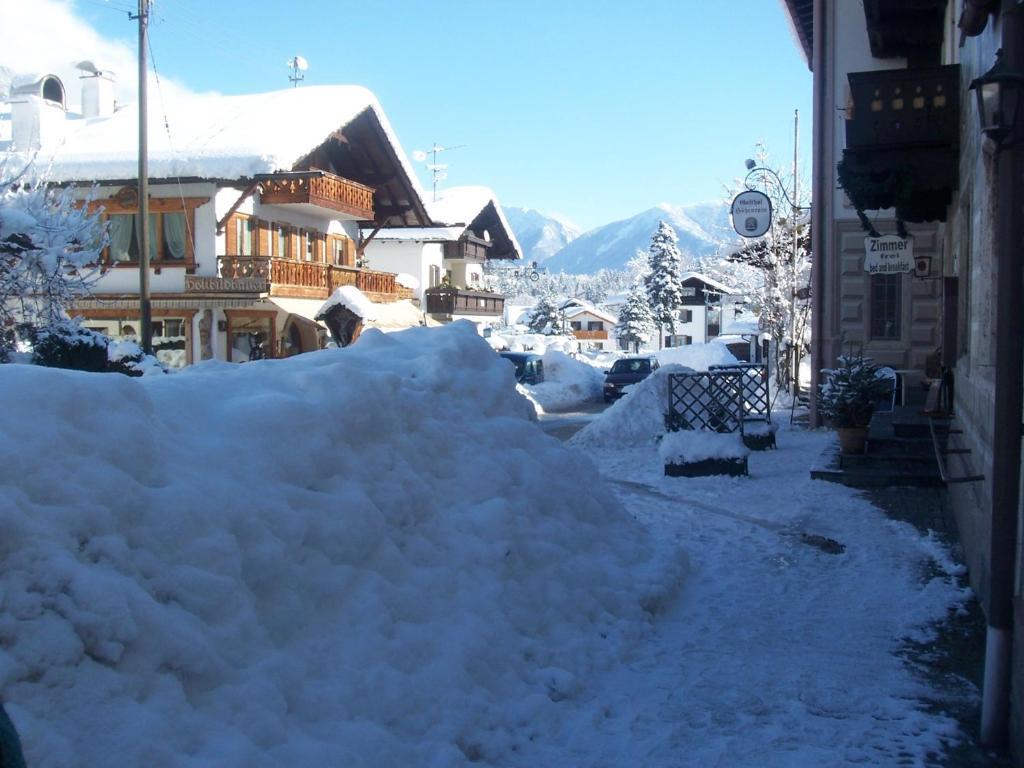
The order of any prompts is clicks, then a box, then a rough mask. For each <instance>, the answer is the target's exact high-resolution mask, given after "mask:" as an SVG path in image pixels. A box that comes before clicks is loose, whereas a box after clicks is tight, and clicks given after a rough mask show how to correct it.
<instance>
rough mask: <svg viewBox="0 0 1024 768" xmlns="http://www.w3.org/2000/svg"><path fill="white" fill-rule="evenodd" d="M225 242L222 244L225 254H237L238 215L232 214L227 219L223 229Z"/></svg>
mask: <svg viewBox="0 0 1024 768" xmlns="http://www.w3.org/2000/svg"><path fill="white" fill-rule="evenodd" d="M224 232H225V235H226V237H227V242H226V243H225V245H224V251H225V255H227V256H237V255H238V217H237V216H232V217H231V218H230V219H228V225H227V227H226V228H225V230H224Z"/></svg>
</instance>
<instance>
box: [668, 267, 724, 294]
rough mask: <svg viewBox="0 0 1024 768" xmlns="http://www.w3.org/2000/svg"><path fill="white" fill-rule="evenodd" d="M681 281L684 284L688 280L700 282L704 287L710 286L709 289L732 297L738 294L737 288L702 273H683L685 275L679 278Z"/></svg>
mask: <svg viewBox="0 0 1024 768" xmlns="http://www.w3.org/2000/svg"><path fill="white" fill-rule="evenodd" d="M679 280H680V282H684V283H685V282H686V281H687V280H699V281H700V282H702V283H704V285H706V286H708V287H709V288H711V289H713V290H715V291H718V292H719V293H727V294H730V295H732V294H735V293H736V289H735V288H731V287H730V286H728V285H726V284H725V283H720V282H718V281H717V280H715V279H714V278H711V277H708V276H707V275H702V274H700V272H683V274H681V275H680V276H679Z"/></svg>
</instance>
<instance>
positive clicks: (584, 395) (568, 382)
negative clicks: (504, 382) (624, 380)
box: [529, 349, 604, 411]
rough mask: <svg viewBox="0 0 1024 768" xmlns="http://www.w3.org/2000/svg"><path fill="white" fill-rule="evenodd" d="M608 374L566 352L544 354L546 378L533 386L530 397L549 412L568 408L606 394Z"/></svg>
mask: <svg viewBox="0 0 1024 768" xmlns="http://www.w3.org/2000/svg"><path fill="white" fill-rule="evenodd" d="M603 387H604V374H603V373H601V371H600V370H598V369H597V368H595V367H594V366H592V365H590V364H589V363H587V362H583V361H581V360H577V359H576V358H573V357H570V356H569V355H567V354H565V353H564V352H559V351H558V350H555V349H548V350H547V351H546V352H545V353H544V381H543V382H541V383H540V384H534V385H532V386H531V387H529V391H530V397H531V398H532V399H533V400H535V401H536V402H538V403H540V405H541V407H543V409H544V410H545V411H565V410H569V409H571V408H574V407H578V406H579V405H581V404H583V403H589V402H596V401H598V400H600V399H601V398H602V396H603V394H602V393H603Z"/></svg>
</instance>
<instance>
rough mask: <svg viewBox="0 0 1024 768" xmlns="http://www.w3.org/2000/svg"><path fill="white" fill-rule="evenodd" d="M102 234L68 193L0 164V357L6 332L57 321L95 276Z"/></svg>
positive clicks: (96, 218)
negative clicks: (16, 328)
mask: <svg viewBox="0 0 1024 768" xmlns="http://www.w3.org/2000/svg"><path fill="white" fill-rule="evenodd" d="M105 245H106V230H105V227H104V225H103V223H102V221H101V219H100V217H99V215H98V214H97V213H95V212H93V213H90V212H89V210H88V208H87V206H84V205H76V203H75V199H74V196H73V193H72V190H70V189H63V190H58V189H53V188H48V187H47V186H46V185H45V183H43V182H42V181H40V180H36V179H32V178H30V176H29V170H26V169H22V170H20V171H14V170H13V169H11V167H10V165H9V164H7V163H3V164H0V359H2V358H3V357H4V356H5V345H8V344H10V342H11V338H10V335H9V331H10V329H13V328H14V327H16V326H18V325H29V326H33V327H36V328H41V327H45V326H48V325H52V324H54V323H58V322H61V321H63V320H64V318H65V317H66V308H67V306H68V305H69V304H70V303H71V302H72V301H74V300H75V299H76V298H79V297H81V296H85V295H88V293H89V291H90V289H91V286H92V284H93V283H94V282H95V281H96V279H98V277H99V275H100V272H101V270H100V267H99V266H97V265H98V263H99V260H100V259H99V256H100V253H101V251H102V250H103V248H104V246H105Z"/></svg>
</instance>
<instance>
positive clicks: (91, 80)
mask: <svg viewBox="0 0 1024 768" xmlns="http://www.w3.org/2000/svg"><path fill="white" fill-rule="evenodd" d="M79 79H80V80H81V81H82V117H109V116H110V115H112V114H114V73H113V72H100V71H99V70H97V71H95V72H91V73H90V72H83V74H82V76H81V78H79Z"/></svg>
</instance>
